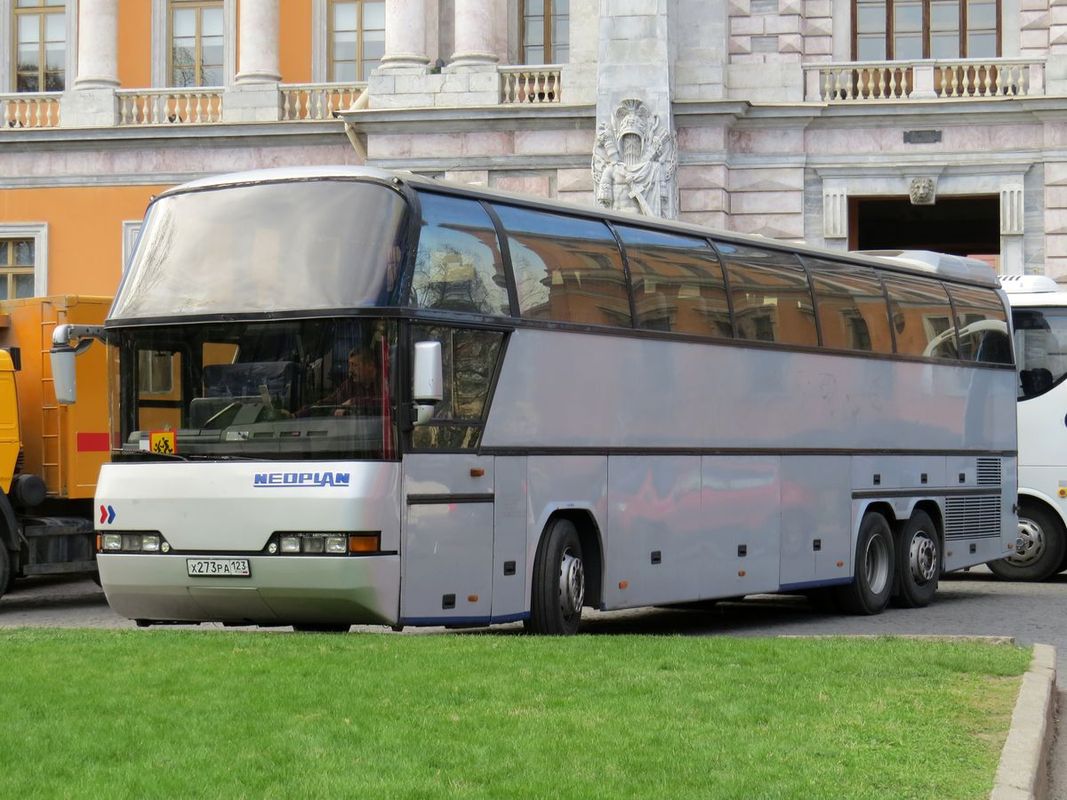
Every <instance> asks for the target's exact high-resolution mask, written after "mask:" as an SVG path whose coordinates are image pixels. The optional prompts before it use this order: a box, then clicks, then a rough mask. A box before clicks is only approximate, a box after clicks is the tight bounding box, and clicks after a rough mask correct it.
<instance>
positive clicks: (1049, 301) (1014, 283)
mask: <svg viewBox="0 0 1067 800" xmlns="http://www.w3.org/2000/svg"><path fill="white" fill-rule="evenodd" d="M1000 286H1001V288H1002V289H1003V290H1004V292H1005V293H1006V294H1007V295H1008V301H1009V302H1010V303H1011V304H1012V305H1013V306H1067V291H1064V288H1063V287H1062V286H1060V284H1058V283H1056V281H1054V280H1053V279H1052V278H1050V277H1048V276H1047V275H1001V276H1000Z"/></svg>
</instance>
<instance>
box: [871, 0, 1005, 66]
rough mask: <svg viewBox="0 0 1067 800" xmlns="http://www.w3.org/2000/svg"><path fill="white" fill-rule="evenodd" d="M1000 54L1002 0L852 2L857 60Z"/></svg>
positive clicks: (899, 59)
mask: <svg viewBox="0 0 1067 800" xmlns="http://www.w3.org/2000/svg"><path fill="white" fill-rule="evenodd" d="M999 54H1000V0H852V56H853V58H854V59H855V60H857V61H885V60H892V61H911V60H915V59H921V58H994V57H996V56H998V55H999Z"/></svg>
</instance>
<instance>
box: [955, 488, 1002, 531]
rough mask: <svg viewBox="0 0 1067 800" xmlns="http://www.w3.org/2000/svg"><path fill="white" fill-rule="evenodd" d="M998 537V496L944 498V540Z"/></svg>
mask: <svg viewBox="0 0 1067 800" xmlns="http://www.w3.org/2000/svg"><path fill="white" fill-rule="evenodd" d="M999 535H1000V495H989V496H986V497H949V498H946V500H945V538H946V539H974V538H983V537H993V536H999Z"/></svg>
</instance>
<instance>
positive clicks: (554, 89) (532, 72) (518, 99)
mask: <svg viewBox="0 0 1067 800" xmlns="http://www.w3.org/2000/svg"><path fill="white" fill-rule="evenodd" d="M499 71H500V102H501V104H502V105H517V104H520V103H534V104H544V103H561V102H562V99H561V96H562V88H563V86H562V81H561V78H560V76H561V73H562V68H561V67H560V66H559V65H552V64H548V65H545V66H543V67H530V66H509V67H500V68H499Z"/></svg>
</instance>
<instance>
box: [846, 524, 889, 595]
mask: <svg viewBox="0 0 1067 800" xmlns="http://www.w3.org/2000/svg"><path fill="white" fill-rule="evenodd" d="M895 563H896V559H895V557H894V548H893V532H892V531H891V530H890V529H889V523H888V522H886V519H885V517H883V516H882V515H881V514H879V513H877V512H871V513H869V514H867V515H866V516H864V518H863V522H861V523H860V532H859V536H858V537H857V541H856V560H855V565H856V567H855V571H854V573H853V581H852V583H850V584H848V585H847V586H839V587H837V601H838V603H839V604H840V605H841V609H842V610H843V611H845V612H847V613H849V614H880V613H881V612H882V611H883V610H884V609H885V607H886V606H887V605H888V604H889V596H890V595H891V594H892V592H893V572H894V569H893V568H894V566H895Z"/></svg>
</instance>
